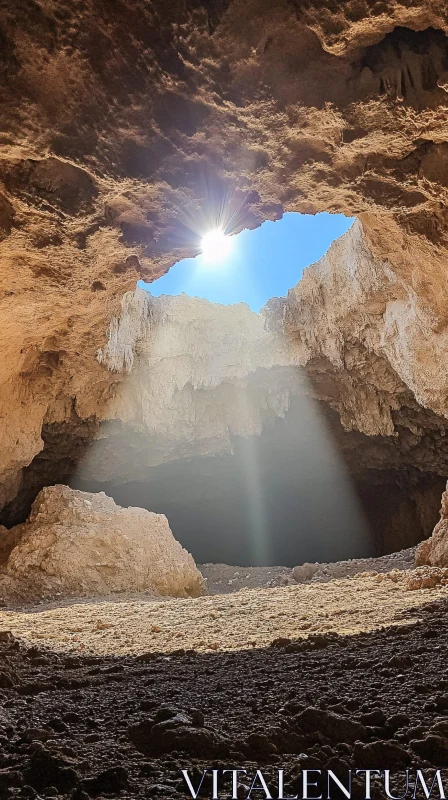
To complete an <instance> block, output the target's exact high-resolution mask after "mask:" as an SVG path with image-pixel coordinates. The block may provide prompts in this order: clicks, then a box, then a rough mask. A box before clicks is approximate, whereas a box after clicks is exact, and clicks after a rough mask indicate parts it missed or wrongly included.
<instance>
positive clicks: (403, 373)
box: [0, 0, 448, 546]
mask: <svg viewBox="0 0 448 800" xmlns="http://www.w3.org/2000/svg"><path fill="white" fill-rule="evenodd" d="M447 33H448V15H447V10H446V7H445V4H444V3H442V2H441V0H429V2H428V0H425V2H416V3H412V4H409V3H404V2H400V1H399V0H396V2H393V3H388V4H384V3H378V2H376V0H365V2H363V3H362V4H361V6H360V5H359V4H357V3H352V2H349V3H343V4H339V5H334V6H328V4H325V3H322V2H320V0H314V2H311V0H310V1H309V2H308V0H307V2H305V3H298V2H296V0H293V1H292V2H285V0H269V2H267V0H266V1H265V0H263V1H262V2H260V0H243V2H239V1H237V0H188V2H185V3H184V2H172V3H168V4H167V3H166V2H162V0H155V2H153V3H151V4H150V5H149V6H148V5H147V4H140V3H135V2H134V0H118V2H115V3H113V4H98V3H96V2H93V3H91V4H87V5H86V4H79V3H66V2H63V3H62V4H60V3H58V4H57V8H56V7H55V8H53V7H52V6H48V4H44V3H43V2H31V0H18V2H16V1H15V2H12V0H8V2H6V4H4V5H3V8H2V11H1V14H0V41H1V43H2V59H1V71H2V86H3V97H2V123H3V124H2V128H3V130H2V142H1V161H0V183H1V193H0V234H1V242H0V253H1V258H2V264H3V268H2V271H1V276H0V280H1V282H2V283H1V287H0V291H1V300H0V302H1V319H2V324H1V329H0V345H1V352H2V356H3V358H2V362H1V365H0V417H1V419H2V420H3V421H4V424H3V425H2V429H1V448H0V506H2V507H3V508H4V511H3V516H2V521H4V522H6V523H7V524H8V525H11V524H12V523H14V522H16V521H17V520H19V519H24V518H25V516H26V513H27V511H28V508H29V503H30V500H31V499H32V497H33V496H35V494H36V492H37V491H38V490H39V489H40V488H41V486H42V484H45V483H51V482H54V481H55V480H56V481H58V480H61V479H62V478H63V477H64V476H65V475H66V474H68V473H70V472H71V471H73V468H74V466H76V464H77V463H78V462H79V461H80V459H82V458H83V456H84V454H85V450H86V447H87V445H88V443H89V442H90V441H91V440H92V439H94V438H95V437H98V436H101V437H105V436H107V435H108V432H107V431H105V429H104V427H101V421H102V420H114V421H115V422H114V423H113V425H115V426H116V427H117V426H118V425H119V423H118V422H116V421H117V419H118V417H117V408H116V398H117V396H118V395H119V396H120V397H121V396H122V393H123V392H124V391H125V389H124V388H123V389H121V388H118V387H119V385H120V384H121V382H122V380H123V377H124V376H125V374H126V370H129V369H130V368H131V367H132V366H133V361H134V357H135V352H136V348H137V349H138V340H139V339H140V338H143V339H144V338H145V330H143V329H140V328H138V327H137V328H130V329H128V330H127V332H126V336H125V337H124V338H125V339H126V341H125V346H124V349H123V351H122V353H121V354H120V353H119V352H118V351H117V349H116V348H115V349H114V348H113V347H112V348H111V347H110V342H111V341H113V340H114V337H115V338H117V337H118V338H119V333H120V331H119V330H118V327H117V326H119V323H118V322H117V320H118V319H119V317H120V304H121V302H122V298H123V296H124V295H125V293H126V292H127V291H132V290H133V289H134V287H135V282H136V280H137V278H138V277H140V276H144V277H146V279H149V280H152V279H154V278H156V277H158V276H159V275H161V274H163V273H164V272H165V271H166V270H167V269H168V268H169V267H170V266H171V265H172V264H173V263H174V262H175V261H176V260H178V259H180V258H182V257H184V256H187V255H190V256H191V255H194V254H195V253H196V252H197V250H198V242H199V238H200V236H201V234H202V233H204V232H205V231H206V230H207V229H209V228H210V227H211V226H213V225H216V224H220V225H222V226H224V227H225V229H226V230H227V232H229V233H231V232H237V231H238V230H241V229H242V228H243V227H249V228H251V227H255V226H256V225H259V224H260V223H261V222H263V220H265V219H278V218H279V217H281V215H282V213H283V211H285V210H286V211H301V212H305V213H316V212H318V211H323V210H326V211H335V212H336V211H337V212H341V211H342V212H345V213H349V214H352V215H357V216H358V218H359V224H358V225H357V227H356V230H355V231H354V232H353V233H352V234H351V235H350V236H349V237H348V238H347V239H346V240H344V243H342V244H340V245H339V246H338V247H337V248H336V249H333V250H332V254H330V255H329V257H328V258H327V260H326V261H325V260H323V261H322V262H321V264H320V266H319V267H317V268H314V269H313V270H310V271H309V272H308V273H307V275H306V276H305V278H304V281H303V282H302V285H301V287H300V288H298V289H296V290H294V291H293V292H292V293H291V294H290V295H289V297H288V298H287V300H286V302H283V301H282V302H280V303H277V304H271V306H270V308H269V310H268V312H267V315H266V316H267V317H268V324H269V327H270V328H271V330H277V331H281V332H282V335H286V338H287V341H288V347H287V350H288V359H290V361H291V362H292V363H293V364H294V365H297V364H301V365H302V366H303V367H304V368H305V371H306V375H307V379H308V381H309V382H310V384H311V386H312V392H313V393H314V395H315V396H316V398H318V402H320V403H321V404H322V409H323V413H324V415H325V416H326V417H327V418H328V419H330V418H331V426H332V429H333V430H334V431H335V432H337V436H338V437H339V438H340V436H341V437H342V438H343V433H342V434H340V428H339V427H338V426H341V424H342V432H344V431H346V432H350V433H352V434H353V437H352V439H351V440H348V439H347V438H345V439H344V441H345V442H348V443H349V444H348V445H347V447H346V449H348V450H349V451H350V452H351V454H352V461H353V465H352V467H351V469H352V470H354V472H355V473H356V475H358V474H359V473H363V471H364V465H365V464H368V465H369V468H370V467H372V469H371V472H372V473H373V470H376V472H375V475H373V477H374V478H375V480H373V481H370V483H369V485H370V487H375V485H376V484H377V482H378V481H377V480H376V479H377V478H379V476H380V475H381V474H382V475H383V476H384V478H386V475H388V476H389V477H388V478H387V481H389V482H392V484H393V485H397V486H398V485H400V490H401V491H402V492H403V493H405V494H406V492H407V491H408V487H409V485H410V483H412V484H413V485H415V483H416V482H417V483H418V482H420V479H421V478H422V477H424V476H425V475H427V476H432V475H436V476H438V479H439V478H441V476H442V475H445V476H446V474H447V472H448V469H447V465H446V460H447V459H446V454H445V447H444V435H445V425H446V417H447V414H448V408H447V401H446V397H447V388H448V387H447V384H446V374H445V371H444V370H443V369H441V368H440V365H441V364H443V363H444V362H445V361H446V348H447V340H446V330H447V323H448V312H447V308H448V306H447V302H446V300H447V286H446V242H447V236H446V223H447V218H446V196H447V186H448V177H447V176H448V168H447V163H448V161H447V152H448V149H447V147H448V145H447V142H448V123H447V114H446V109H447V104H448V99H447V86H448V80H447V71H448V39H447V35H446V34H447ZM336 261H338V263H339V265H338V264H336ZM108 332H109V334H110V336H109V345H108V341H107V339H108ZM123 333H124V328H123V329H122V331H121V334H123ZM282 346H283V345H282ZM98 353H100V354H101V356H100V359H98ZM112 353H113V354H114V355H113V357H112ZM114 359H115V360H114ZM255 360H257V359H255ZM108 366H110V367H112V369H108ZM282 368H283V367H282ZM117 369H119V370H121V371H118V372H117ZM261 369H264V366H263V365H262V366H261ZM250 372H251V367H250V365H249V369H248V370H247V374H249V373H250ZM255 372H256V370H255ZM133 374H134V372H132V373H131V377H132V375H133ZM257 377H258V376H257ZM270 379H271V378H269V380H270ZM133 380H134V379H133ZM243 380H245V379H243ZM185 387H186V384H185ZM257 391H258V389H257ZM275 391H276V390H275ZM232 392H233V394H235V392H234V390H233V389H232ZM218 393H220V394H221V395H222V394H223V389H222V388H221V389H219V390H218ZM185 394H186V392H185V393H181V394H180V397H179V398H178V399H179V400H180V399H181V398H183V397H185ZM274 394H275V392H274V390H272V391H271V390H270V391H269V392H267V393H265V397H269V400H266V402H267V404H268V406H269V413H270V412H271V410H272V413H273V416H275V413H277V411H278V408H279V407H281V406H282V402H283V400H282V398H280V400H279V399H278V398H277V399H274ZM210 396H211V394H210V395H208V397H210ZM259 396H260V394H259ZM257 403H258V400H257ZM257 403H255V404H254V406H253V408H255V406H256V405H257ZM224 404H225V401H224ZM270 404H271V405H270ZM275 407H276V408H275ZM205 416H206V418H207V419H208V422H210V420H211V419H212V416H213V415H211V414H208V415H205ZM230 416H231V415H230V414H229V415H228V417H227V418H226V420H225V422H224V428H223V430H222V431H219V432H217V433H216V436H215V433H212V431H211V429H210V428H208V429H207V428H206V426H205V425H204V428H203V430H202V432H201V436H200V438H199V442H198V449H197V451H195V448H194V447H193V445H192V439H191V436H190V440H189V437H188V432H187V431H186V428H187V427H188V423H187V424H185V425H184V429H183V430H182V431H180V436H181V439H182V440H184V441H186V442H187V447H186V450H185V451H183V450H182V446H180V445H179V444H176V445H175V446H174V449H173V452H172V455H173V456H174V455H175V456H176V457H177V456H178V455H182V454H184V455H185V454H189V455H191V453H192V452H193V451H194V452H197V453H204V452H205V451H207V452H212V451H213V452H219V451H220V450H221V448H222V446H224V445H225V447H227V449H228V448H229V447H230V445H229V439H228V438H227V444H225V441H226V436H227V434H226V432H225V429H226V428H227V427H229V426H230V427H231V426H232V425H233V424H234V420H233V419H230ZM256 416H257V414H256V413H255V412H254V413H253V414H252V411H251V425H252V428H253V430H254V431H255V430H256V429H257V427H258V430H259V429H260V424H259V421H257V419H256ZM128 417H129V414H128V412H127V409H126V413H125V424H128ZM147 421H148V420H147V419H145V420H143V423H142V424H143V426H145V425H146V422H147ZM207 424H208V423H207ZM113 430H114V429H113V426H111V425H110V424H109V428H108V431H109V432H113ZM139 431H140V429H139V428H137V434H136V435H137V436H138V435H139ZM178 433H179V430H178V431H177V432H176V436H177V434H178ZM218 440H219V442H218ZM166 445H167V442H164V443H163V448H162V449H163V454H162V455H163V459H166V449H167V448H166ZM364 445H365V447H364ZM344 446H345V445H344ZM358 457H359V459H360V461H361V464H359V463H358ZM156 458H159V455H157V454H156ZM391 474H392V478H391V477H390V476H391ZM116 477H117V478H118V477H119V476H116ZM371 477H372V475H371ZM431 480H432V478H431ZM379 482H380V483H382V482H384V481H381V480H380V481H379ZM432 486H433V487H434V484H432ZM427 488H428V487H426V489H427ZM426 489H425V491H426ZM369 491H370V490H369ZM430 491H433V489H430ZM372 493H373V494H374V489H372ZM421 496H423V495H421V493H420V495H419V497H421ZM371 500H372V504H373V505H376V506H379V505H380V504H379V503H378V502H377V501H375V499H374V498H373V497H372V498H371ZM416 502H417V501H416ZM418 503H420V500H419V501H418ZM418 503H417V504H418ZM420 505H421V503H420ZM423 505H424V503H423ZM405 544H407V542H400V543H399V545H398V546H404V545H405Z"/></svg>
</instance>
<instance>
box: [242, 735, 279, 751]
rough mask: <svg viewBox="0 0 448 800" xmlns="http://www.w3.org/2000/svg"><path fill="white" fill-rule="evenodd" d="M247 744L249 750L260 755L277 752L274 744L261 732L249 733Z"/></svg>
mask: <svg viewBox="0 0 448 800" xmlns="http://www.w3.org/2000/svg"><path fill="white" fill-rule="evenodd" d="M247 745H248V746H249V748H250V749H251V750H253V751H254V752H255V753H257V754H259V755H261V756H267V755H270V754H271V753H276V752H277V748H276V746H275V744H274V743H273V742H272V741H271V740H270V739H269V738H268V737H267V736H265V735H264V734H263V733H250V734H249V736H248V737H247Z"/></svg>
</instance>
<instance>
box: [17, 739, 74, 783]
mask: <svg viewBox="0 0 448 800" xmlns="http://www.w3.org/2000/svg"><path fill="white" fill-rule="evenodd" d="M24 777H25V780H26V782H27V783H29V784H30V785H31V786H32V787H33V788H34V789H37V790H38V791H40V790H42V789H45V788H47V787H48V786H56V788H57V789H59V791H60V792H68V791H70V789H73V788H74V787H75V786H76V785H77V784H78V783H79V775H78V773H77V772H76V770H75V769H73V767H72V766H71V765H69V762H67V761H66V760H65V759H64V758H62V757H60V756H55V755H53V754H52V753H51V752H50V751H48V750H45V749H44V748H43V747H42V746H40V747H39V749H38V750H36V752H34V753H33V755H32V756H31V759H30V761H29V765H28V767H27V768H26V770H25V772H24Z"/></svg>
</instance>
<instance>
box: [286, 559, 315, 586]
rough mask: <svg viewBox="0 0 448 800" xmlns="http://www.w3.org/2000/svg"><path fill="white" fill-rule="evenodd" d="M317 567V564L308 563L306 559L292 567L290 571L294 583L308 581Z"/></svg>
mask: <svg viewBox="0 0 448 800" xmlns="http://www.w3.org/2000/svg"><path fill="white" fill-rule="evenodd" d="M318 569H319V565H318V564H310V563H309V562H308V561H306V562H305V563H304V564H300V565H299V566H297V567H294V569H293V571H292V577H293V578H294V580H295V581H296V583H307V581H310V580H311V578H312V577H313V575H315V574H316V572H317V571H318Z"/></svg>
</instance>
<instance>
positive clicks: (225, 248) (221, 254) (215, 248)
mask: <svg viewBox="0 0 448 800" xmlns="http://www.w3.org/2000/svg"><path fill="white" fill-rule="evenodd" d="M231 249H232V243H231V241H230V236H226V234H225V233H223V231H221V230H219V229H218V228H217V229H216V230H213V231H209V232H208V233H206V234H205V236H203V237H202V241H201V252H202V255H203V256H204V257H205V258H206V259H207V261H222V259H223V258H225V257H226V256H227V255H228V254H229V253H230V251H231Z"/></svg>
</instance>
